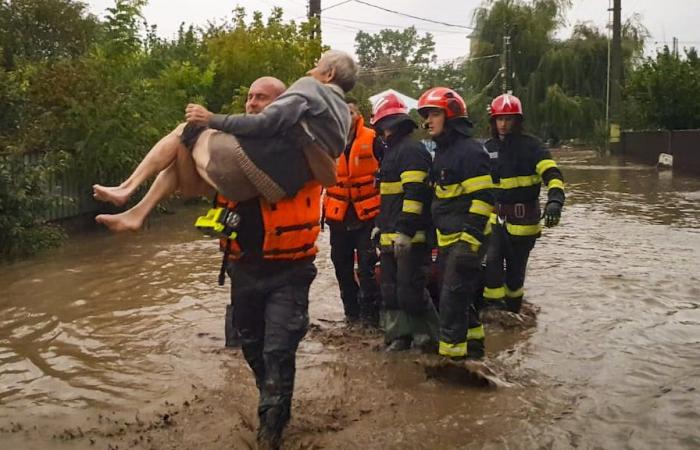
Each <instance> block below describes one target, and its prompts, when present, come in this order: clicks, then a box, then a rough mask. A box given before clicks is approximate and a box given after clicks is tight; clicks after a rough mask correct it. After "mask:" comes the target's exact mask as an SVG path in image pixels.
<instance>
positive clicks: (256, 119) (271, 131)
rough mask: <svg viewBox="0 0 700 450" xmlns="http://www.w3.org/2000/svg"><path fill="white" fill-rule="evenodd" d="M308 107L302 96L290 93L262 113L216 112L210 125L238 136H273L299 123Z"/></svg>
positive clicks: (210, 120)
mask: <svg viewBox="0 0 700 450" xmlns="http://www.w3.org/2000/svg"><path fill="white" fill-rule="evenodd" d="M308 109H309V107H308V104H307V102H306V99H304V98H303V97H302V96H300V95H288V96H285V97H283V98H280V99H278V100H275V101H274V102H272V103H271V104H270V105H269V106H268V107H267V108H265V109H264V110H263V111H262V112H261V113H260V114H233V115H226V114H214V115H213V116H212V117H211V118H210V119H209V127H210V128H213V129H215V130H220V131H224V132H226V133H230V134H235V135H238V136H251V137H267V136H273V135H275V134H278V133H280V132H282V131H286V130H288V129H290V128H291V127H292V126H294V125H296V124H297V123H299V120H300V119H301V117H302V116H303V115H304V113H305V112H306V111H307V110H308Z"/></svg>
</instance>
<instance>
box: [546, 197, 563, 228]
mask: <svg viewBox="0 0 700 450" xmlns="http://www.w3.org/2000/svg"><path fill="white" fill-rule="evenodd" d="M559 219H561V203H559V202H555V201H550V202H547V205H546V206H545V207H544V226H545V227H548V228H549V227H553V226H555V225H558V224H559Z"/></svg>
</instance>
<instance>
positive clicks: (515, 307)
mask: <svg viewBox="0 0 700 450" xmlns="http://www.w3.org/2000/svg"><path fill="white" fill-rule="evenodd" d="M522 306H523V298H522V297H514V298H510V297H507V298H506V309H507V310H508V311H510V312H512V313H516V314H518V313H520V308H521V307H522Z"/></svg>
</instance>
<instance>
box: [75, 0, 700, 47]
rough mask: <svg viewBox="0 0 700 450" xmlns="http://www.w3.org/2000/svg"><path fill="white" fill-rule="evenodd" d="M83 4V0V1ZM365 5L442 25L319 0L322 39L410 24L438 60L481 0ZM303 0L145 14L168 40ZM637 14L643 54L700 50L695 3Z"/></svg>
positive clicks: (584, 16) (165, 6)
mask: <svg viewBox="0 0 700 450" xmlns="http://www.w3.org/2000/svg"><path fill="white" fill-rule="evenodd" d="M84 1H86V0H84ZM366 1H367V3H371V4H374V5H379V6H382V7H384V8H387V9H392V10H395V11H399V12H402V13H405V14H408V15H413V16H417V17H422V18H425V19H430V20H434V21H437V22H445V23H448V24H450V25H455V26H446V25H440V24H436V23H430V22H426V21H422V20H419V19H414V18H410V17H406V16H402V15H397V14H393V13H391V12H387V11H382V10H380V9H377V8H372V7H370V6H367V5H363V4H360V3H358V2H356V1H349V2H346V3H345V4H342V5H339V6H336V7H333V5H336V4H338V3H341V2H342V0H321V7H322V8H324V9H325V8H328V10H327V11H324V12H323V13H322V27H323V29H322V31H323V41H324V43H325V44H327V45H330V46H331V47H333V48H338V49H341V50H346V51H350V52H352V51H353V50H354V37H355V34H356V33H357V31H358V30H364V31H367V32H377V31H379V30H380V29H382V28H388V27H401V28H403V27H408V26H411V25H413V26H415V27H416V28H418V30H419V31H421V32H425V31H429V32H431V33H432V34H433V36H434V38H435V42H436V54H437V57H438V60H439V61H444V60H448V59H453V58H456V57H459V56H464V55H465V54H466V53H467V52H468V41H467V38H466V36H467V35H468V34H469V32H470V30H468V29H465V28H462V27H468V26H470V25H471V17H472V11H473V9H474V8H475V7H478V6H479V5H480V4H482V0H366ZM86 3H88V4H89V6H90V9H91V10H92V12H94V13H95V14H97V15H99V16H102V15H104V12H105V9H106V8H107V7H109V6H112V5H113V4H114V1H113V0H89V1H86ZM307 4H308V2H307V1H306V0H231V1H229V0H150V1H149V4H148V6H147V7H146V8H145V10H144V15H145V17H146V19H147V20H148V22H149V23H151V24H156V25H157V26H158V29H159V34H160V35H162V36H164V37H168V38H170V37H173V36H174V35H175V33H176V31H177V29H178V26H179V25H180V23H181V22H185V23H187V24H190V23H193V24H197V25H204V24H206V23H207V21H220V20H222V19H224V18H230V17H231V16H232V14H231V11H232V10H233V8H234V7H235V6H236V5H240V6H243V7H244V8H246V10H247V11H253V10H258V11H261V12H263V13H264V14H267V13H269V11H270V10H271V9H272V7H273V6H280V7H282V8H283V9H284V12H285V17H286V18H288V19H301V18H303V17H304V16H305V15H306V5H307ZM608 4H609V0H574V1H573V7H572V8H571V9H570V10H569V11H568V13H567V21H568V28H567V29H566V30H563V31H562V32H561V33H559V37H566V36H568V34H569V32H570V29H571V26H573V25H574V24H576V23H577V22H590V23H592V24H594V25H597V26H599V27H604V26H605V25H606V24H607V22H608V16H609V14H608V11H607V9H608ZM635 13H638V14H639V15H640V16H641V19H642V23H643V24H644V25H645V26H646V27H647V28H648V30H649V32H650V33H651V38H650V39H649V42H648V46H647V47H648V48H647V53H653V50H654V49H655V48H660V47H661V46H663V45H664V44H668V45H669V46H670V45H671V41H672V39H673V37H677V38H678V40H679V41H680V46H681V48H683V47H689V46H695V47H700V31H698V30H699V27H698V24H697V19H698V18H699V17H700V0H622V17H623V20H624V19H626V18H628V17H630V16H631V15H633V14H635Z"/></svg>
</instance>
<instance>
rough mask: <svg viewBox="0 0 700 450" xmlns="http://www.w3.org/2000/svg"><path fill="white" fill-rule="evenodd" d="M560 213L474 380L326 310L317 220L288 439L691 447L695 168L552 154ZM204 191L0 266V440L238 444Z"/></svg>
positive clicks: (200, 449)
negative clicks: (509, 325) (532, 315)
mask: <svg viewBox="0 0 700 450" xmlns="http://www.w3.org/2000/svg"><path fill="white" fill-rule="evenodd" d="M556 157H557V158H558V159H559V161H560V164H561V165H562V167H563V170H564V174H565V177H566V179H567V186H568V203H567V206H566V208H565V211H564V218H563V221H562V224H561V226H560V227H557V228H554V229H551V230H546V232H545V235H544V237H543V238H542V239H541V240H540V241H539V243H538V245H537V247H536V249H535V251H534V253H533V256H532V259H531V265H530V268H529V274H528V279H527V283H526V289H527V290H526V298H527V299H528V300H529V301H530V302H532V303H534V304H535V305H537V306H538V307H539V308H540V313H539V316H538V319H537V324H536V326H534V327H530V328H524V329H521V328H516V329H508V330H500V329H498V328H495V327H491V328H487V334H488V337H487V346H488V351H489V355H488V359H487V364H488V365H489V366H490V367H492V368H493V369H494V370H495V371H496V372H497V373H498V374H499V376H500V377H501V378H502V379H503V380H504V381H506V382H507V383H508V386H507V387H500V388H498V389H485V388H480V387H476V386H472V385H464V384H460V383H455V382H453V381H450V380H446V379H441V378H434V377H431V376H428V375H427V372H426V370H425V364H424V361H422V360H421V357H420V356H418V355H417V354H412V353H406V354H402V355H386V354H384V353H382V352H381V351H378V350H377V347H378V345H379V343H380V338H379V337H378V336H373V335H371V334H367V333H362V332H358V331H347V330H345V329H344V328H343V327H342V322H341V319H342V312H341V306H340V300H339V296H338V289H337V284H336V282H335V279H334V275H333V270H332V266H331V263H330V259H329V255H328V234H327V233H324V234H323V235H322V236H321V239H320V242H321V244H320V245H321V252H320V254H319V257H318V259H317V265H318V268H319V276H318V278H317V279H316V281H314V284H313V287H312V293H311V317H312V322H313V325H312V328H311V330H310V332H309V335H308V336H307V338H306V340H305V341H304V342H303V343H302V345H301V347H300V351H299V355H298V372H297V387H296V394H295V399H294V411H293V414H294V417H293V419H292V422H291V424H290V427H289V429H288V432H287V433H286V442H285V447H284V448H288V449H301V448H303V449H320V448H340V449H355V448H357V449H407V448H411V449H413V448H418V449H422V448H425V449H433V448H434V449H442V448H540V447H545V448H572V447H574V448H635V449H638V448H650V449H657V448H698V447H700V427H699V426H698V424H699V423H700V225H699V224H700V208H699V205H700V180H698V179H693V178H683V177H679V176H673V175H672V174H671V173H670V172H661V173H659V172H657V171H656V170H655V169H652V168H648V167H642V166H638V165H634V164H629V163H625V162H624V161H621V160H616V159H612V158H598V157H596V156H595V154H594V153H592V152H585V151H561V152H557V153H556ZM203 209H204V208H202V207H182V208H179V210H178V213H177V214H175V215H172V216H160V217H156V218H154V219H153V220H152V221H151V223H150V225H149V227H148V229H146V230H144V231H143V232H140V233H138V234H133V235H126V236H121V235H120V236H113V235H109V234H107V233H92V234H88V235H85V236H81V237H74V238H72V239H71V240H70V241H69V243H68V244H67V245H66V246H64V247H63V248H61V249H60V250H57V251H52V252H49V253H46V254H44V255H42V256H40V257H39V258H36V259H33V260H29V261H24V262H20V263H16V264H12V265H6V266H2V270H1V271H0V448H3V449H18V450H19V449H83V448H102V449H116V448H119V449H126V448H136V449H170V448H172V449H197V450H209V449H238V448H252V446H253V442H254V435H255V427H256V426H257V419H256V416H255V405H256V390H255V387H254V384H253V379H252V376H251V374H250V372H249V371H248V369H247V366H246V365H245V362H244V361H243V358H242V356H241V354H240V352H239V351H237V350H230V349H225V348H224V347H223V316H224V309H225V305H226V303H227V302H228V301H229V295H228V285H227V286H226V287H225V288H221V287H218V286H216V276H217V270H218V264H219V261H220V259H219V258H220V257H219V254H218V252H217V245H216V243H215V242H214V241H212V240H210V239H204V238H202V237H201V236H200V235H198V233H197V232H196V231H195V230H194V229H193V228H192V227H191V223H192V221H193V219H194V217H195V216H196V215H197V214H198V213H201V211H202V210H203Z"/></svg>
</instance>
